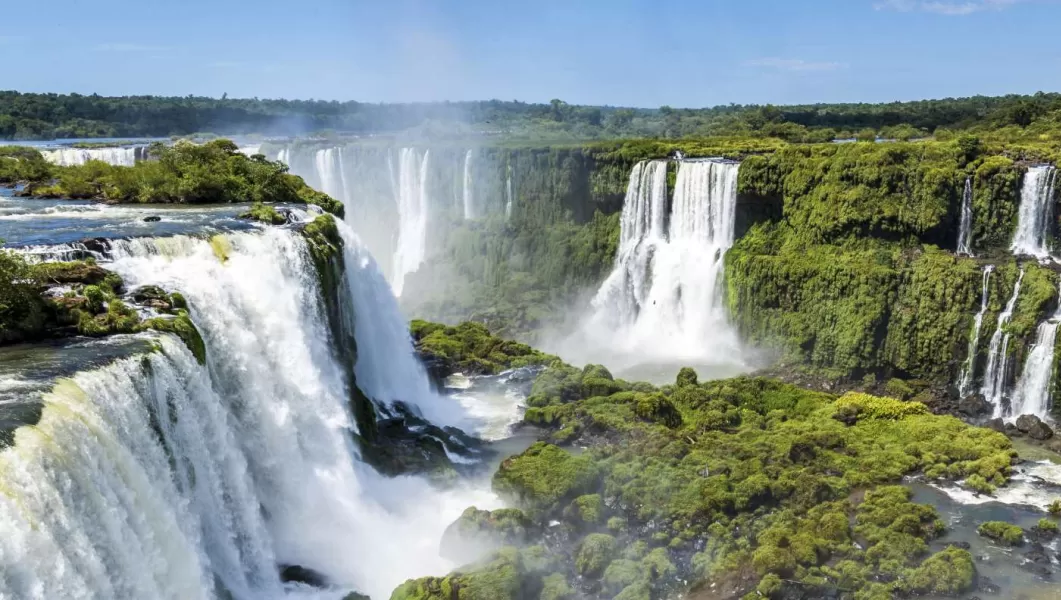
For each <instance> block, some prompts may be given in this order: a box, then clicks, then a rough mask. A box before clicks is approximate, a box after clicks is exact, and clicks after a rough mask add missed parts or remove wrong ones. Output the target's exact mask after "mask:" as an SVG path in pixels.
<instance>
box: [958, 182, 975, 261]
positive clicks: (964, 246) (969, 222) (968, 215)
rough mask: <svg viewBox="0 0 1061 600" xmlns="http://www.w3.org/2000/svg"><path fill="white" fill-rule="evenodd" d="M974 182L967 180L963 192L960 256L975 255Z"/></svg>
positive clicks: (959, 241) (959, 228)
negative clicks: (973, 244) (973, 241)
mask: <svg viewBox="0 0 1061 600" xmlns="http://www.w3.org/2000/svg"><path fill="white" fill-rule="evenodd" d="M972 239H973V181H972V178H970V177H966V178H965V190H964V191H963V192H962V212H961V219H960V220H959V222H958V248H957V253H958V254H964V255H966V256H972V255H973V249H972V248H973V246H972Z"/></svg>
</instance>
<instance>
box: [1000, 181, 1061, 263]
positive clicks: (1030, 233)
mask: <svg viewBox="0 0 1061 600" xmlns="http://www.w3.org/2000/svg"><path fill="white" fill-rule="evenodd" d="M1056 178H1057V169H1055V168H1054V167H1052V166H1038V167H1031V168H1029V169H1028V172H1027V173H1026V174H1025V175H1024V184H1023V186H1022V187H1021V192H1020V209H1019V212H1018V215H1017V231H1016V233H1015V234H1014V235H1013V243H1012V244H1010V250H1011V251H1012V252H1013V253H1014V254H1028V255H1031V256H1035V257H1037V258H1045V257H1048V256H1050V247H1051V243H1050V237H1051V234H1052V232H1053V224H1052V222H1051V221H1052V220H1053V214H1054V202H1055V201H1056V198H1055V193H1054V182H1055V180H1056Z"/></svg>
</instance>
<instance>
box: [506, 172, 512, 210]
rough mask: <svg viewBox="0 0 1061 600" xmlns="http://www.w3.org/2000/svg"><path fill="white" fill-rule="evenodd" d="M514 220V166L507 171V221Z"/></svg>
mask: <svg viewBox="0 0 1061 600" xmlns="http://www.w3.org/2000/svg"><path fill="white" fill-rule="evenodd" d="M511 218H512V165H508V166H507V167H506V169H505V219H511Z"/></svg>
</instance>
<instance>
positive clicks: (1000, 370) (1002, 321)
mask: <svg viewBox="0 0 1061 600" xmlns="http://www.w3.org/2000/svg"><path fill="white" fill-rule="evenodd" d="M1023 281H1024V269H1023V268H1022V269H1021V270H1020V275H1018V276H1017V282H1016V283H1014V284H1013V294H1012V295H1010V297H1009V300H1008V301H1006V306H1005V308H1003V309H1002V312H1001V313H999V315H998V323H997V324H996V325H995V333H994V334H992V335H991V342H990V344H989V346H988V349H987V368H986V369H985V370H984V385H983V387H982V388H981V392H982V393H983V395H984V398H985V399H986V400H987V401H988V402H990V403H991V404H992V406H994V407H995V408H994V413H995V415H994V416H996V417H999V416H1002V400H1003V398H1002V395H1003V393H1004V392H1005V388H1006V366H1007V364H1008V362H1009V361H1008V357H1007V356H1006V353H1007V352H1008V350H1009V333H1007V332H1006V331H1005V327H1006V323H1009V320H1010V318H1012V317H1013V311H1014V309H1015V308H1016V307H1017V297H1018V296H1020V285H1021V282H1023Z"/></svg>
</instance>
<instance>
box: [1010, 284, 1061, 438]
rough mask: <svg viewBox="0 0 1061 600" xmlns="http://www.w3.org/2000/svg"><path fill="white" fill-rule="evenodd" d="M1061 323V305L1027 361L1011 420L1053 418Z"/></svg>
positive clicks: (1044, 325)
mask: <svg viewBox="0 0 1061 600" xmlns="http://www.w3.org/2000/svg"><path fill="white" fill-rule="evenodd" d="M1058 298H1059V299H1061V290H1059V291H1058ZM1059 323H1061V306H1058V309H1057V310H1056V311H1055V312H1054V315H1053V316H1052V317H1050V318H1049V319H1047V320H1046V321H1044V322H1042V323H1040V324H1039V328H1038V331H1037V333H1036V338H1035V345H1034V346H1032V349H1031V351H1030V352H1029V353H1028V357H1027V358H1026V359H1025V360H1024V372H1023V373H1021V376H1020V379H1019V380H1018V381H1017V385H1016V387H1015V388H1014V389H1013V398H1012V399H1011V401H1010V407H1009V410H1008V411H1006V412H1005V416H1006V417H1008V418H1016V417H1019V416H1021V415H1035V416H1037V417H1039V418H1041V419H1046V418H1047V417H1048V416H1049V415H1050V401H1051V392H1052V389H1051V388H1052V384H1053V381H1054V346H1055V342H1056V341H1057V326H1058V324H1059Z"/></svg>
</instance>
